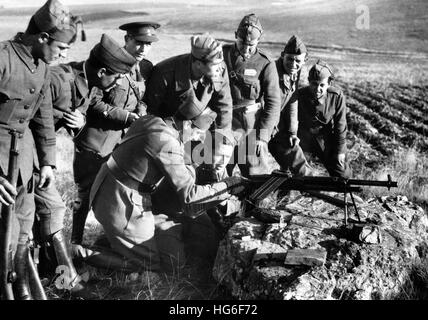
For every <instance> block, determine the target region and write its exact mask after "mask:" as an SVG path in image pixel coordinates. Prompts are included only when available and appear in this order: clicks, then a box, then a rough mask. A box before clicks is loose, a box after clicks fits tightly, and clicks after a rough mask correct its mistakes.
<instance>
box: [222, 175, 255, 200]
mask: <svg viewBox="0 0 428 320" xmlns="http://www.w3.org/2000/svg"><path fill="white" fill-rule="evenodd" d="M221 182H224V183H226V185H227V189H228V191H229V194H231V195H234V196H239V195H240V194H242V193H243V192H244V191H245V190H246V188H247V186H248V184H249V180H248V179H246V178H244V177H240V176H232V177H227V178H226V179H223V180H222V181H221Z"/></svg>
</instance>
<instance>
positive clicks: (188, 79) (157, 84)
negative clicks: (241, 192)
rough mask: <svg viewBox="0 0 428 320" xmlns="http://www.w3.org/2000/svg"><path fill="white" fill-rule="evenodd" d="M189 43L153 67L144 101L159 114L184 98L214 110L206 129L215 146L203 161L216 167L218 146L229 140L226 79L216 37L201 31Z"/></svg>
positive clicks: (229, 104)
mask: <svg viewBox="0 0 428 320" xmlns="http://www.w3.org/2000/svg"><path fill="white" fill-rule="evenodd" d="M191 43H192V49H191V53H190V54H183V55H179V56H175V57H172V58H169V59H166V60H164V61H162V62H160V63H158V64H157V65H156V66H155V67H154V69H153V72H152V76H151V77H150V79H149V82H148V85H147V91H146V94H145V96H144V101H145V102H146V104H147V106H148V113H149V114H153V115H156V116H159V117H161V118H165V117H169V116H172V115H174V114H175V113H176V112H177V110H178V108H179V106H180V105H182V103H183V101H184V100H186V99H188V98H191V99H193V101H194V102H195V103H196V104H198V105H201V104H202V105H203V106H204V107H206V106H208V107H210V108H211V109H212V110H214V111H215V112H216V113H217V119H216V121H215V124H213V127H212V128H210V132H211V133H212V135H211V137H212V138H213V139H214V140H215V141H214V146H215V150H214V152H213V153H212V159H209V160H208V161H207V162H212V163H208V164H209V165H213V168H212V169H214V170H218V169H216V168H219V167H220V168H221V167H223V168H224V167H225V163H224V159H223V157H222V151H223V150H222V149H223V147H224V146H226V148H227V144H228V141H229V140H232V138H231V124H232V98H231V96H230V87H229V79H228V77H227V71H226V66H225V64H224V61H223V52H222V49H221V44H220V43H219V42H218V41H216V40H215V39H214V38H212V37H211V36H209V35H201V36H194V37H192V39H191ZM215 138H217V139H215ZM210 152H211V150H210ZM189 159H190V158H189ZM193 160H195V159H192V160H191V161H193ZM199 164H200V163H199ZM220 170H221V169H220Z"/></svg>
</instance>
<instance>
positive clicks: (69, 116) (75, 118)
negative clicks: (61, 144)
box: [64, 110, 86, 129]
mask: <svg viewBox="0 0 428 320" xmlns="http://www.w3.org/2000/svg"><path fill="white" fill-rule="evenodd" d="M64 120H65V125H66V126H67V127H69V128H70V129H80V128H82V127H83V126H84V125H85V122H86V119H85V116H84V115H83V114H82V113H81V112H80V111H79V110H74V111H71V112H64Z"/></svg>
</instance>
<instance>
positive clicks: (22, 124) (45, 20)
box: [0, 0, 75, 299]
mask: <svg viewBox="0 0 428 320" xmlns="http://www.w3.org/2000/svg"><path fill="white" fill-rule="evenodd" d="M74 36H75V29H74V26H73V24H72V19H71V16H70V14H69V12H68V8H66V7H64V6H63V5H62V4H61V3H59V2H58V1H56V0H49V1H47V3H46V4H45V5H44V6H43V7H41V8H40V9H39V10H38V11H37V12H36V13H35V14H34V15H33V16H32V17H31V20H30V23H29V25H28V27H27V30H26V31H25V32H24V33H19V34H18V35H17V36H16V37H15V39H14V40H12V41H4V42H1V43H0V122H1V123H0V136H1V137H0V150H1V151H0V155H1V157H0V165H1V168H0V173H1V176H0V201H1V202H2V203H3V204H4V205H10V204H12V203H13V201H12V199H11V195H12V194H13V195H16V196H17V197H16V200H15V215H14V217H13V218H14V219H16V218H17V220H18V221H19V223H17V222H18V221H15V223H14V224H13V234H12V244H13V251H14V252H15V259H14V260H15V271H16V273H17V281H16V282H15V291H16V294H15V298H17V299H30V298H31V292H30V288H29V286H28V282H27V281H26V279H27V276H26V272H27V269H26V268H27V264H28V260H27V257H28V250H29V247H28V246H29V238H30V236H31V229H32V225H33V221H34V211H35V207H34V188H35V187H36V188H40V189H47V188H49V187H50V186H51V185H52V184H53V181H54V174H53V170H52V168H53V167H55V131H54V123H53V114H52V102H51V93H50V87H49V82H50V77H49V69H48V66H47V64H49V63H51V62H54V61H56V60H58V59H59V58H60V57H63V56H65V54H66V52H67V50H68V48H69V43H70V41H71V39H72V38H73V37H74ZM11 129H15V130H17V131H18V132H20V133H21V138H20V139H19V150H20V154H19V158H18V167H19V178H18V185H17V187H16V188H15V187H13V186H11V185H10V184H9V183H8V181H7V180H6V179H5V178H4V177H5V176H6V175H7V168H8V160H9V148H10V143H11V136H10V134H9V130H11ZM33 138H34V139H33ZM34 146H35V148H34ZM34 166H39V168H40V170H39V177H40V179H39V181H38V183H37V185H35V184H34V183H33V169H34ZM1 229H2V232H3V228H1Z"/></svg>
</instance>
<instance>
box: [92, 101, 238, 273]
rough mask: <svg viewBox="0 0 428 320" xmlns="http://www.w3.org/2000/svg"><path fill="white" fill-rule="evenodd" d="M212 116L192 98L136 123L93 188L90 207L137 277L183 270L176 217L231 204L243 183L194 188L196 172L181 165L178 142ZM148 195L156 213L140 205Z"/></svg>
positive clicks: (233, 181) (194, 134)
mask: <svg viewBox="0 0 428 320" xmlns="http://www.w3.org/2000/svg"><path fill="white" fill-rule="evenodd" d="M215 118H216V113H215V112H213V111H212V110H211V109H210V108H206V106H205V105H203V104H201V103H200V102H199V103H195V101H194V99H193V97H192V96H189V97H187V98H186V99H185V100H184V101H183V102H181V105H179V106H178V111H177V112H176V114H175V115H174V116H172V117H166V118H165V119H164V120H162V119H161V118H158V117H154V116H152V115H147V116H144V117H142V118H140V119H138V120H137V121H136V123H135V124H134V125H133V126H131V128H130V129H129V130H128V132H127V134H126V135H125V137H124V139H123V140H122V142H121V143H120V144H119V145H118V147H117V148H116V149H115V150H114V151H113V153H112V155H111V157H110V158H109V160H108V161H107V163H105V164H103V166H102V167H101V170H100V172H99V173H98V175H97V178H96V180H95V182H94V185H93V187H92V190H91V203H92V209H93V211H94V214H95V217H96V218H97V220H98V221H99V222H100V223H101V224H102V226H103V228H104V231H105V233H106V236H107V238H108V241H109V243H110V246H111V248H112V249H113V250H114V253H115V254H119V255H120V256H121V257H123V258H125V259H127V260H126V261H127V263H128V267H130V268H131V270H132V269H133V270H134V272H135V271H141V270H144V268H149V269H151V270H154V271H159V270H160V268H165V269H166V270H171V269H175V268H177V267H181V266H183V264H184V262H185V255H184V246H183V240H182V237H183V236H182V225H181V224H180V223H177V220H176V218H178V217H180V216H183V215H184V216H188V215H190V216H192V215H195V214H196V212H199V211H200V210H199V209H202V211H203V207H204V205H205V204H206V203H208V204H209V203H212V202H216V203H219V202H221V201H224V200H226V199H228V198H229V196H230V193H229V192H232V191H229V192H228V187H232V188H233V186H235V185H240V184H241V179H240V178H239V177H231V178H227V179H226V180H224V181H223V182H218V183H214V184H208V185H196V184H195V170H194V168H193V167H192V166H191V165H186V164H185V154H184V148H183V143H186V140H188V139H199V138H200V137H201V136H203V133H204V132H205V131H206V130H207V129H208V128H209V127H210V126H211V125H212V123H213V122H214V120H215ZM186 119H191V120H186ZM150 196H152V203H153V210H154V212H156V215H155V216H154V215H153V214H152V212H151V211H150V208H147V206H146V204H145V202H144V201H143V199H144V198H145V197H150ZM194 204H198V205H200V206H202V208H199V206H196V207H198V209H195V208H193V205H194ZM167 215H168V216H170V218H168V216H167ZM89 258H90V259H91V258H93V257H89ZM98 259H99V260H98V263H99V264H100V265H104V266H105V265H106V264H107V262H108V263H109V264H110V265H111V266H113V265H112V259H110V258H109V256H108V255H105V261H103V258H102V255H101V258H100V257H98ZM123 265H124V266H125V264H123ZM119 267H120V268H122V266H120V265H119Z"/></svg>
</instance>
